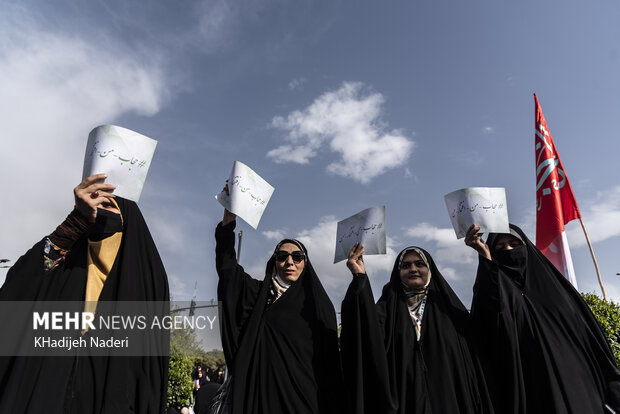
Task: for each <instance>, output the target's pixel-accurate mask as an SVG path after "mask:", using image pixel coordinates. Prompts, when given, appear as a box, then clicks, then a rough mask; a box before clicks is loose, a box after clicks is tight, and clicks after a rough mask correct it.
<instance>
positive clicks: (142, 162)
mask: <svg viewBox="0 0 620 414" xmlns="http://www.w3.org/2000/svg"><path fill="white" fill-rule="evenodd" d="M156 146H157V141H155V140H154V139H151V138H149V137H145V136H144V135H142V134H138V133H137V132H134V131H132V130H130V129H126V128H122V127H119V126H115V125H101V126H98V127H97V128H95V129H93V130H92V131H91V132H90V134H89V135H88V143H87V144H86V154H85V156H84V170H83V171H82V179H84V178H86V177H89V176H91V175H93V174H98V173H106V174H107V175H108V178H106V182H107V183H110V184H114V185H116V189H115V190H114V194H116V195H119V196H121V197H124V198H127V199H129V200H132V201H135V202H138V200H139V199H140V194H141V193H142V187H144V181H145V180H146V175H147V173H148V171H149V167H150V166H151V161H152V159H153V154H154V153H155V147H156Z"/></svg>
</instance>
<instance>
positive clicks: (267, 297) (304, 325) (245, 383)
mask: <svg viewBox="0 0 620 414" xmlns="http://www.w3.org/2000/svg"><path fill="white" fill-rule="evenodd" d="M234 228H235V222H234V221H233V222H231V223H229V224H227V225H225V226H222V224H221V223H220V224H219V225H218V227H217V229H216V231H215V237H216V241H217V246H216V262H217V263H216V265H217V271H218V275H219V284H218V299H219V301H220V303H221V308H220V317H221V333H222V344H223V348H224V355H225V357H226V363H227V365H228V368H229V370H230V373H231V375H232V377H231V381H232V412H233V413H235V414H252V413H259V414H289V413H295V414H319V413H320V414H323V413H341V412H342V409H341V404H342V402H343V395H342V377H341V367H340V358H339V354H338V338H337V325H336V314H335V312H334V307H333V305H332V303H331V301H330V300H329V297H328V296H327V293H326V292H325V290H324V289H323V286H322V285H321V282H320V281H319V278H318V277H317V275H316V273H315V271H314V269H313V268H312V264H311V263H310V261H309V260H308V259H306V262H305V266H304V269H303V271H302V273H301V275H300V276H299V278H298V279H297V281H295V282H294V283H292V284H291V285H290V287H288V289H287V290H286V291H285V292H284V293H282V294H281V296H279V297H278V298H277V300H273V286H274V284H273V278H274V277H275V272H274V269H275V257H274V256H272V257H271V258H270V259H269V261H268V262H267V269H266V276H265V279H264V280H263V281H259V280H256V279H252V278H251V277H250V276H249V275H248V274H246V273H245V272H244V270H243V267H241V266H240V265H238V264H237V261H236V258H235V249H234V243H235V235H234ZM284 242H287V243H293V244H296V245H297V246H298V247H299V248H300V249H301V250H302V251H303V252H304V253H305V256H306V258H307V257H308V256H307V251H306V249H305V247H304V246H303V245H302V244H301V243H300V242H298V241H297V240H284V241H282V242H281V243H280V244H279V245H278V246H280V245H282V244H283V243H284Z"/></svg>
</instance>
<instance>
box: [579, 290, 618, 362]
mask: <svg viewBox="0 0 620 414" xmlns="http://www.w3.org/2000/svg"><path fill="white" fill-rule="evenodd" d="M582 296H583V298H584V299H585V301H586V303H587V304H588V306H589V307H590V309H591V310H592V313H594V316H596V319H597V320H598V321H599V323H600V324H601V326H602V327H603V331H604V332H605V336H606V337H607V341H608V342H609V345H610V346H611V350H612V351H613V353H614V356H615V357H616V361H620V305H619V304H617V303H615V302H612V301H608V302H606V301H604V300H603V299H601V298H599V297H598V296H597V295H595V294H594V293H583V294H582Z"/></svg>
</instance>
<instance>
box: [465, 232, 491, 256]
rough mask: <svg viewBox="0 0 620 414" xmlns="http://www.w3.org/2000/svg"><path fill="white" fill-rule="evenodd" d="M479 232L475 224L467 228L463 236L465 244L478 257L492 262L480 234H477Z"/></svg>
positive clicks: (487, 247)
mask: <svg viewBox="0 0 620 414" xmlns="http://www.w3.org/2000/svg"><path fill="white" fill-rule="evenodd" d="M479 231H480V226H477V225H475V224H472V225H471V226H469V229H467V233H466V234H465V244H466V245H468V246H469V247H471V248H472V249H474V250H475V251H477V252H478V254H479V255H480V256H482V257H485V258H487V259H489V260H492V259H491V250H489V246H487V244H486V243H485V242H484V241H483V240H482V233H478V232H479Z"/></svg>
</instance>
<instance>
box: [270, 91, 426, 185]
mask: <svg viewBox="0 0 620 414" xmlns="http://www.w3.org/2000/svg"><path fill="white" fill-rule="evenodd" d="M384 102H385V98H384V97H383V95H381V94H380V93H376V92H370V91H368V90H367V88H365V87H364V84H362V83H359V82H344V83H343V84H342V86H341V87H340V88H339V89H337V90H334V91H329V92H326V93H324V94H323V95H321V96H319V97H318V98H316V99H315V101H314V102H313V103H312V104H311V105H310V106H308V107H307V108H306V109H304V110H301V111H299V110H297V111H293V112H291V113H290V114H289V115H288V116H287V117H286V118H284V117H281V116H277V117H275V118H273V120H272V122H271V125H272V127H274V128H278V129H282V130H284V131H286V132H287V136H286V138H285V140H286V142H287V143H286V144H284V145H281V146H279V147H277V148H275V149H273V150H271V151H269V152H268V153H267V157H269V158H271V159H272V160H273V161H274V162H276V163H286V162H294V163H298V164H307V163H308V162H309V161H310V159H311V158H313V157H315V156H316V155H317V154H318V152H319V151H320V150H329V151H331V152H333V153H336V154H338V155H339V156H340V158H339V159H338V160H337V161H335V162H333V163H331V164H329V165H328V166H327V171H328V172H330V173H332V174H336V175H340V176H343V177H349V178H352V179H354V180H356V181H359V182H361V183H368V182H370V180H372V179H373V178H374V177H376V176H378V175H381V174H383V173H384V172H386V171H387V170H388V169H391V168H395V167H398V166H401V165H403V164H404V163H405V162H406V160H407V159H408V158H409V155H410V154H411V152H412V151H413V149H414V146H415V144H414V142H413V141H411V140H410V139H408V138H407V137H406V136H404V135H403V133H402V132H401V131H399V130H391V131H387V132H386V131H385V128H384V125H383V124H382V122H381V114H382V112H383V103H384Z"/></svg>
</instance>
